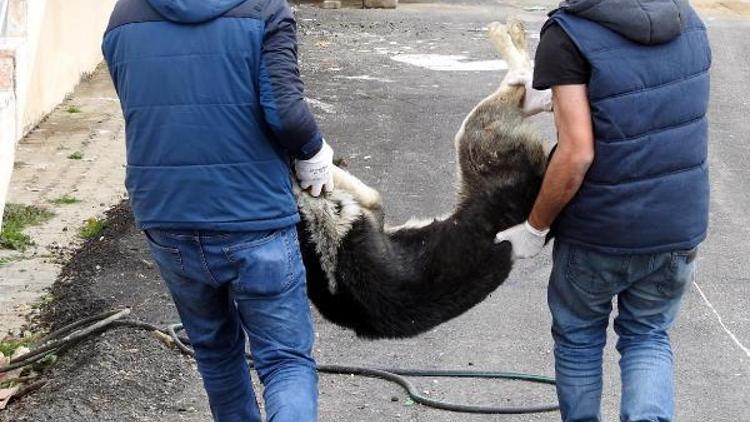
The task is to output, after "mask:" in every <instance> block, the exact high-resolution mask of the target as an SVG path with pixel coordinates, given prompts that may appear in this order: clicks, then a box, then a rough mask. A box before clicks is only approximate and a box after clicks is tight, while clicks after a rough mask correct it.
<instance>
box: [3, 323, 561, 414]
mask: <svg viewBox="0 0 750 422" xmlns="http://www.w3.org/2000/svg"><path fill="white" fill-rule="evenodd" d="M128 314H130V309H116V310H112V311H107V312H103V313H100V314H98V315H93V316H90V317H87V318H84V319H81V320H79V321H76V322H74V323H72V324H69V325H66V326H64V327H61V328H60V329H58V330H55V331H53V332H52V333H50V334H48V335H47V336H45V337H44V338H43V339H42V340H41V341H39V342H37V343H35V346H36V347H35V349H34V350H33V351H31V352H29V353H26V354H24V355H22V356H18V357H17V358H15V359H12V360H11V361H10V363H9V364H8V365H5V366H0V374H2V373H5V372H8V371H11V370H14V369H18V368H22V367H25V366H29V365H32V364H34V363H36V362H38V361H40V360H42V359H44V358H45V357H47V356H48V355H49V354H51V353H55V352H60V351H63V350H67V349H69V348H71V347H74V346H76V345H78V344H79V343H80V342H82V341H83V340H85V339H86V338H89V337H92V336H95V335H98V334H101V333H102V332H104V331H106V330H109V329H112V328H116V327H131V328H137V329H143V330H148V331H154V332H159V333H161V334H163V335H167V336H169V337H170V338H171V340H172V341H173V342H174V344H175V345H176V346H177V348H178V349H180V351H182V352H183V353H185V354H186V355H189V356H194V355H195V352H194V351H193V349H191V348H190V347H188V346H187V345H188V344H190V341H189V340H188V339H187V338H184V337H180V336H179V335H178V332H179V331H181V330H182V324H172V325H169V326H168V327H167V328H161V327H158V326H156V325H154V324H149V323H147V322H142V321H135V320H128V319H122V318H123V317H125V316H127V315H128ZM248 359H249V361H250V364H251V366H252V357H251V356H249V355H248ZM317 369H318V372H320V373H324V374H338V375H357V376H363V377H368V378H378V379H382V380H386V381H389V382H392V383H394V384H397V385H399V386H400V387H401V388H403V389H404V390H405V391H406V394H407V395H408V396H409V398H411V400H413V401H414V402H415V403H419V404H421V405H424V406H428V407H432V408H435V409H441V410H447V411H452V412H461V413H481V414H528V413H542V412H554V411H556V410H559V406H557V405H539V406H528V407H511V406H507V407H505V406H504V407H491V406H474V405H465V404H456V403H449V402H444V401H440V400H435V399H432V398H429V397H425V396H423V395H421V394H420V393H419V392H418V390H417V389H416V388H415V387H414V385H413V384H412V383H411V382H410V381H409V380H408V379H407V378H406V377H443V378H475V379H504V380H513V381H523V382H531V383H537V384H547V385H554V384H555V380H554V379H552V378H549V377H545V376H541V375H533V374H524V373H517V372H487V371H454V370H421V369H394V368H389V369H378V368H368V367H360V366H348V365H318V367H317ZM35 385H36V384H35Z"/></svg>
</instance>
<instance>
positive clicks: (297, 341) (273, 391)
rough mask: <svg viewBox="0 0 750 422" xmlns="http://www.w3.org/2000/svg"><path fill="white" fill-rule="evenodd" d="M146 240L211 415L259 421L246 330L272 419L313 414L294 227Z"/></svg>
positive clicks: (284, 421)
mask: <svg viewBox="0 0 750 422" xmlns="http://www.w3.org/2000/svg"><path fill="white" fill-rule="evenodd" d="M146 237H147V238H148V243H149V245H150V247H151V253H152V255H153V257H154V259H155V260H156V262H157V264H158V266H159V270H160V272H161V275H162V278H163V279H164V281H165V282H166V285H167V287H168V289H169V291H170V292H171V294H172V298H173V299H174V303H175V305H176V306H177V311H178V312H179V314H180V318H181V319H182V323H183V325H184V326H185V330H186V332H187V334H188V337H189V338H190V341H191V343H192V345H193V347H194V348H195V358H196V360H197V362H198V370H199V371H200V373H201V375H202V376H203V384H204V387H205V389H206V392H207V393H208V399H209V403H210V405H211V412H212V413H213V417H214V420H215V421H216V422H250V421H260V420H261V416H260V411H259V409H258V403H257V401H256V398H255V394H254V392H253V386H252V383H251V381H250V376H249V370H248V365H247V362H246V359H245V342H246V335H247V337H248V338H249V339H250V349H251V351H252V355H253V360H254V364H255V369H256V371H257V373H258V376H259V378H260V380H261V382H262V383H263V385H264V386H265V389H264V393H263V398H264V400H265V405H266V407H265V408H266V414H267V416H268V420H269V421H272V422H308V421H315V420H316V415H317V398H318V391H317V382H318V378H317V373H316V370H315V361H314V360H313V357H312V346H313V339H314V334H313V326H312V319H311V316H310V307H309V304H308V301H307V293H306V285H305V269H304V266H303V263H302V257H301V254H300V250H299V243H298V240H297V231H296V228H295V227H290V228H285V229H281V230H272V231H264V232H244V233H215V232H191V231H161V230H148V231H147V232H146Z"/></svg>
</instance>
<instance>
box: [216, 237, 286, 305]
mask: <svg viewBox="0 0 750 422" xmlns="http://www.w3.org/2000/svg"><path fill="white" fill-rule="evenodd" d="M292 230H294V229H292ZM249 237H251V239H249V240H246V241H242V242H240V243H237V244H235V245H232V246H229V247H225V248H224V254H225V255H226V257H227V260H229V262H230V263H231V264H232V265H233V266H234V267H235V269H236V271H237V278H236V279H235V280H234V281H233V282H232V287H233V289H234V291H235V293H237V294H238V295H240V298H242V296H245V298H252V297H253V296H276V295H279V294H281V293H283V292H284V291H286V290H287V289H288V288H289V286H290V284H291V283H292V281H294V279H295V277H294V269H295V266H294V260H293V259H294V257H295V256H299V254H295V253H294V250H293V247H294V242H292V240H293V239H291V238H290V230H289V229H282V230H275V231H271V232H266V233H263V234H260V235H258V234H257V233H256V234H255V235H252V236H249Z"/></svg>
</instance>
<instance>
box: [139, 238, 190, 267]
mask: <svg viewBox="0 0 750 422" xmlns="http://www.w3.org/2000/svg"><path fill="white" fill-rule="evenodd" d="M143 234H144V235H145V236H146V240H147V241H148V246H149V248H150V249H151V256H153V257H154V260H155V261H156V264H157V265H158V266H159V269H160V270H161V271H162V274H163V273H164V272H170V273H173V274H178V275H180V276H182V275H184V274H185V265H184V263H183V260H182V254H181V253H180V250H179V249H178V248H177V247H175V246H170V245H169V243H168V239H167V238H166V237H165V236H163V235H161V234H160V233H158V232H155V231H150V230H144V231H143ZM165 278H167V277H165Z"/></svg>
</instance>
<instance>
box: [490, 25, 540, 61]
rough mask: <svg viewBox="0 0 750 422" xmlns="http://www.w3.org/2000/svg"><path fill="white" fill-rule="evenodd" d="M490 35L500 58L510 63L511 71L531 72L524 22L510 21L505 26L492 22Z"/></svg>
mask: <svg viewBox="0 0 750 422" xmlns="http://www.w3.org/2000/svg"><path fill="white" fill-rule="evenodd" d="M488 35H489V38H490V41H491V42H492V44H493V45H494V46H495V48H496V49H497V51H498V53H500V57H502V58H503V59H505V61H506V62H508V69H509V70H524V69H527V70H531V61H530V60H529V53H528V49H527V47H526V29H525V28H524V25H523V22H521V21H520V20H518V19H515V18H510V19H508V23H507V24H505V25H503V24H501V23H500V22H492V23H491V24H489V34H488Z"/></svg>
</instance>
